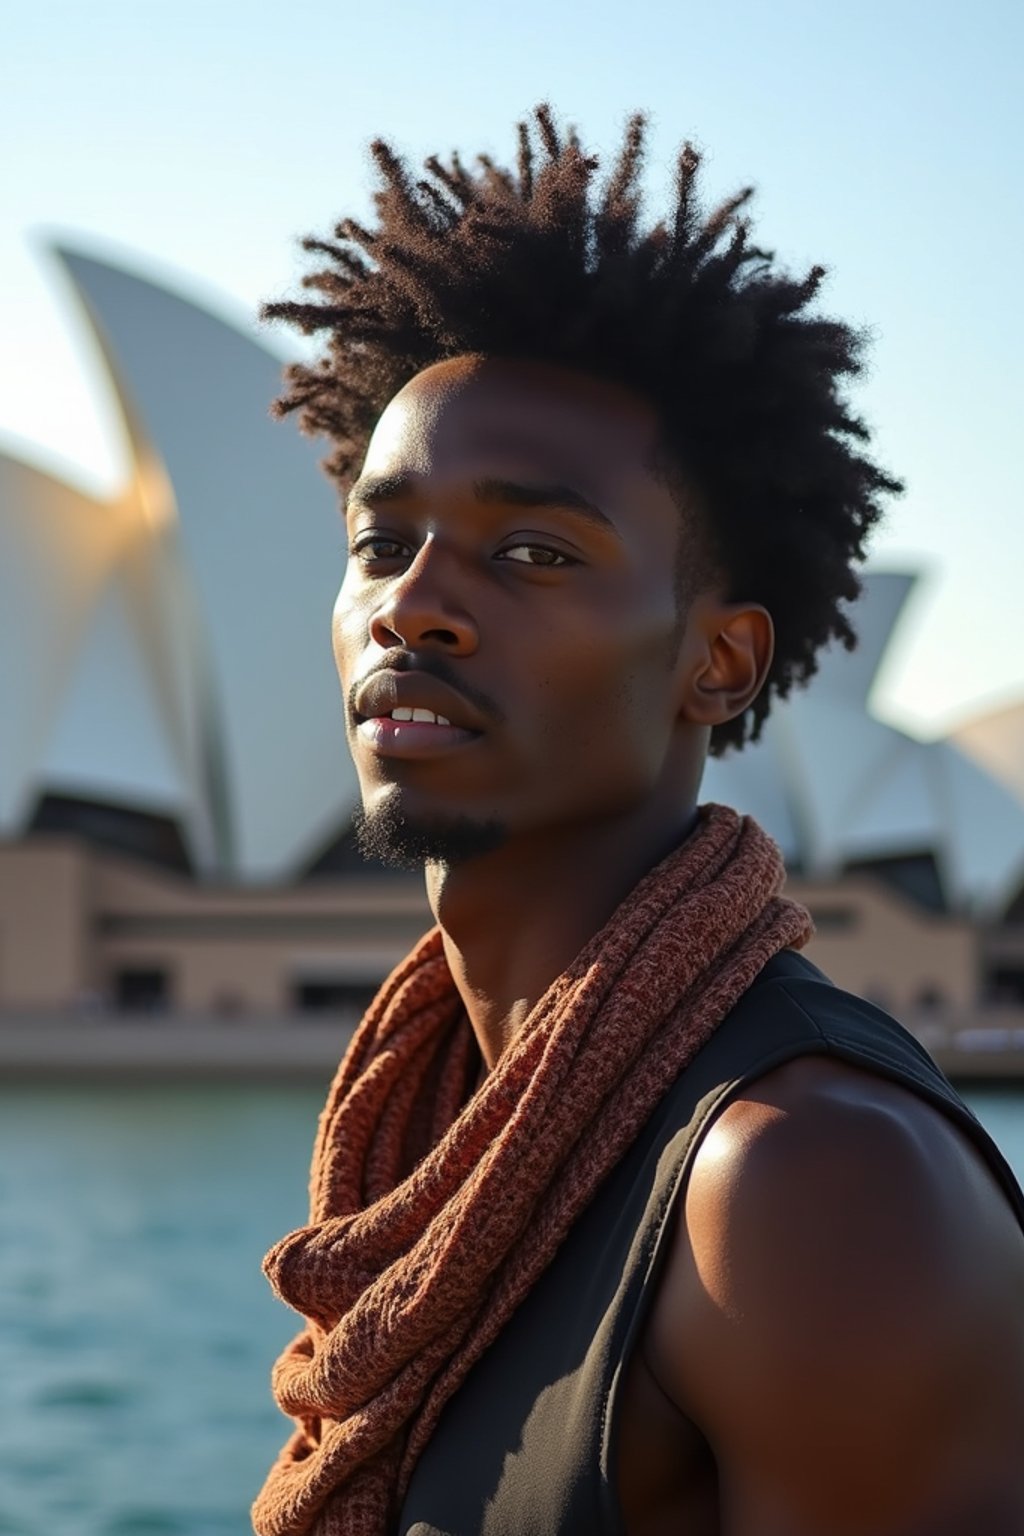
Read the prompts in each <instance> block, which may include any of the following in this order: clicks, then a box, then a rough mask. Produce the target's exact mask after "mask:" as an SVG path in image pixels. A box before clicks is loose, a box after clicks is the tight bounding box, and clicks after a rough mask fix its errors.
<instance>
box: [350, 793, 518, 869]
mask: <svg viewBox="0 0 1024 1536" xmlns="http://www.w3.org/2000/svg"><path fill="white" fill-rule="evenodd" d="M352 830H353V833H354V834H355V840H356V846H357V848H358V849H359V852H360V853H361V854H362V856H363V858H364V859H370V860H375V861H376V862H377V863H380V864H386V865H387V866H388V867H389V868H391V869H407V870H421V869H422V868H423V866H424V865H425V864H444V865H448V866H451V865H454V864H463V863H465V861H466V860H467V859H473V858H477V857H478V856H479V855H480V854H483V853H490V852H492V851H493V849H495V848H499V847H500V846H501V844H502V843H503V842H504V841H505V829H504V827H503V826H502V825H501V823H500V822H497V821H473V820H472V818H471V817H469V816H456V817H452V818H449V819H446V820H441V819H440V818H439V819H437V820H435V821H412V820H410V819H409V818H408V817H407V816H406V815H404V814H403V812H402V808H401V805H400V804H399V798H398V796H397V795H390V796H389V797H388V798H387V799H386V800H385V801H384V802H383V804H381V805H378V806H376V807H375V808H374V810H373V812H372V813H371V814H370V815H367V813H366V811H365V810H364V809H363V808H362V806H359V807H358V809H357V810H356V812H355V814H354V815H353V817H352Z"/></svg>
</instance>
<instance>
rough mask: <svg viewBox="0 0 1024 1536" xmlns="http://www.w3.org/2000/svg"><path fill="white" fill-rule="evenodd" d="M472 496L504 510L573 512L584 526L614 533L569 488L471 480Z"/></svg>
mask: <svg viewBox="0 0 1024 1536" xmlns="http://www.w3.org/2000/svg"><path fill="white" fill-rule="evenodd" d="M473 494H474V496H475V497H476V499H477V501H486V502H498V503H500V504H501V505H502V506H508V507H551V508H558V509H559V510H562V511H567V512H574V513H576V514H577V515H578V516H580V517H582V518H585V519H586V521H587V522H588V523H596V524H597V526H598V527H599V528H601V529H602V530H603V531H604V532H605V533H614V534H616V535H617V534H618V530H617V528H616V527H615V524H614V523H613V522H612V520H611V518H610V517H606V516H605V514H604V513H603V512H602V511H601V509H600V507H595V505H594V503H593V502H592V501H588V500H587V498H586V497H585V496H584V495H582V494H581V492H579V491H575V490H573V488H572V487H571V486H569V485H554V484H550V485H549V484H545V485H523V484H521V483H520V482H519V481H517V480H494V479H487V480H475V481H474V482H473Z"/></svg>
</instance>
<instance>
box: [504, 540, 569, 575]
mask: <svg viewBox="0 0 1024 1536" xmlns="http://www.w3.org/2000/svg"><path fill="white" fill-rule="evenodd" d="M497 558H498V559H499V560H514V561H515V562H516V563H517V564H518V565H537V566H543V567H544V568H545V569H548V570H550V569H552V568H553V567H556V566H560V565H574V564H575V561H574V560H572V559H571V558H570V557H569V556H568V555H563V554H562V553H561V551H560V550H557V549H549V548H548V546H547V545H546V544H511V545H509V547H508V548H507V549H502V550H500V551H499V552H498V555H497Z"/></svg>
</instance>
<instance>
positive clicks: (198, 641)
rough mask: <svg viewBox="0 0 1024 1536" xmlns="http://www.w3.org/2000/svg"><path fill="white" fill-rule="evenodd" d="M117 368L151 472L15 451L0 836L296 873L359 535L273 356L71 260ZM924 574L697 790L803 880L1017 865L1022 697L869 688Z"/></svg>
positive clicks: (325, 740) (872, 601)
mask: <svg viewBox="0 0 1024 1536" xmlns="http://www.w3.org/2000/svg"><path fill="white" fill-rule="evenodd" d="M61 258H62V260H63V263H64V265H65V268H66V269H67V271H68V273H69V275H70V277H71V280H72V283H73V284H74V286H75V288H76V290H77V292H78V294H79V296H80V298H81V299H82V301H83V304H84V307H85V312H86V315H87V317H88V319H89V321H90V324H91V326H92V328H93V329H94V331H95V333H96V335H97V338H98V340H99V342H100V346H101V349H102V352H103V355H104V357H105V359H106V362H107V365H108V367H109V370H110V373H111V380H112V384H113V387H114V390H115V392H116V398H117V399H118V401H119V404H120V407H121V410H122V413H123V416H124V420H125V426H126V430H127V435H128V440H129V443H130V446H131V452H132V455H133V460H134V464H133V479H132V483H131V485H130V486H129V487H128V488H127V489H126V491H125V493H124V495H123V496H122V497H120V498H119V499H118V500H117V501H116V502H115V503H111V504H110V505H102V504H100V503H97V502H95V501H92V500H90V499H89V498H88V497H85V496H82V495H81V494H79V493H78V492H76V491H74V490H72V489H71V488H69V487H68V486H66V485H63V484H61V483H60V482H58V481H56V480H53V479H52V478H50V477H48V476H46V475H43V474H41V473H40V472H38V471H36V470H33V469H30V468H29V467H28V466H26V465H24V464H21V463H18V462H17V461H16V460H13V459H4V458H0V657H2V658H3V664H2V665H0V722H2V724H0V836H2V835H5V834H6V835H13V834H16V833H17V832H18V831H20V830H21V829H22V828H23V827H24V825H25V824H26V822H27V820H28V818H29V817H30V815H31V810H32V807H33V805H34V803H35V800H36V799H37V798H38V795H39V794H40V793H43V792H45V791H46V790H57V791H63V792H66V793H73V794H79V795H83V796H93V797H95V798H99V799H104V800H113V801H116V802H118V803H123V804H126V805H129V806H132V807H138V808H147V809H154V810H162V811H164V812H165V813H167V814H171V815H174V816H175V817H176V818H177V819H178V821H179V823H180V825H181V829H182V833H183V836H184V837H185V839H186V842H187V843H188V846H189V848H190V851H191V853H192V857H193V859H194V861H195V863H196V866H197V868H199V869H200V870H202V871H204V872H206V873H209V874H217V875H218V876H221V877H228V878H236V879H240V880H243V881H262V880H277V879H288V878H289V877H291V876H292V875H294V874H295V873H297V872H298V871H299V870H301V869H302V868H303V867H304V866H305V865H306V863H307V862H308V861H309V859H310V857H311V856H312V855H313V854H314V853H315V852H316V851H318V849H319V848H320V847H321V846H322V845H323V844H324V843H325V842H326V841H327V840H328V839H329V837H330V836H331V835H332V833H334V832H336V831H337V830H340V828H341V827H342V826H343V825H344V824H345V822H346V821H347V820H348V818H349V816H350V814H351V811H352V809H353V807H354V805H355V802H356V796H357V783H356V778H355V773H354V770H353V768H352V766H351V762H350V760H349V756H348V752H347V748H346V744H345V738H344V729H343V721H342V706H341V700H340V697H339V693H338V684H337V680H336V677H335V674H334V668H333V664H332V660H331V649H330V616H331V608H332V605H333V600H334V595H335V591H336V589H337V586H338V583H339V582H340V579H341V576H342V574H343V563H344V544H343V538H342V534H341V529H340V525H339V520H338V512H337V510H336V507H335V503H334V494H333V492H332V490H331V489H330V487H329V486H328V484H327V482H326V481H325V480H324V479H323V477H322V476H321V475H320V473H319V471H318V469H317V468H316V457H317V455H316V452H315V451H314V450H312V449H311V448H310V445H309V444H308V443H304V442H302V441H301V440H299V438H298V435H297V434H296V433H295V432H294V431H293V430H289V429H288V428H287V427H281V426H279V425H277V424H276V423H274V422H272V421H271V420H270V418H269V417H268V414H267V408H268V404H269V402H270V400H271V399H272V397H273V396H274V394H275V393H276V392H277V390H278V388H279V381H280V363H279V361H278V359H277V358H276V357H275V356H274V355H273V354H272V353H270V352H269V351H268V350H267V349H266V348H264V347H262V346H261V345H260V344H259V343H257V342H256V341H255V340H253V339H252V338H251V337H249V336H247V335H245V334H243V333H242V332H241V331H239V330H237V329H236V328H234V327H232V326H231V325H229V324H227V323H225V322H224V321H223V320H220V319H217V318H215V317H214V316H212V315H210V314H208V313H207V312H206V311H205V310H203V309H201V308H200V307H198V306H197V305H195V304H193V303H191V302H190V301H188V300H186V299H184V298H182V297H179V296H177V295H175V294H172V293H170V292H169V291H167V290H166V289H164V288H162V287H160V286H158V285H156V284H155V283H152V282H149V281H146V280H144V279H142V278H140V277H137V276H134V275H132V274H130V273H128V272H126V271H123V270H121V269H120V268H119V267H117V266H114V265H112V264H110V263H109V262H105V261H98V260H96V259H95V258H93V257H90V256H84V255H81V254H79V253H76V252H72V251H63V252H61ZM913 582H914V577H912V576H910V575H906V574H897V573H869V574H868V575H867V577H866V578H865V590H864V594H863V596H862V598H861V600H860V601H859V603H858V604H857V607H856V611H855V613H854V614H853V620H854V624H855V627H856V628H857V630H858V633H859V635H860V644H859V646H858V648H857V650H855V651H853V652H852V653H851V652H847V651H845V650H844V649H843V648H842V647H840V646H834V647H832V648H830V649H829V650H828V651H827V652H826V653H825V654H824V656H823V657H822V659H821V665H820V669H819V672H818V674H817V676H816V677H815V678H814V680H813V681H812V683H811V685H810V687H809V688H808V689H807V690H805V691H803V692H801V693H798V694H794V695H793V696H792V697H791V698H790V699H788V700H786V701H783V702H781V703H777V704H776V705H775V707H774V708H773V711H772V716H771V718H770V720H769V721H768V723H767V725H766V728H765V731H764V734H763V738H762V740H761V741H760V742H759V743H758V744H757V745H756V746H752V747H747V748H745V749H744V751H743V752H742V753H739V754H730V755H729V756H727V757H726V758H724V759H721V760H712V761H711V762H710V763H709V765H708V769H707V773H706V775H705V782H704V786H703V794H704V796H705V798H707V799H717V800H723V801H726V802H727V803H731V804H734V805H736V806H738V807H739V808H740V809H741V810H745V811H749V812H751V813H752V814H753V815H755V816H756V817H757V818H758V820H760V821H761V822H762V824H763V825H764V826H765V827H766V828H767V829H768V830H769V831H770V832H771V833H772V834H773V835H774V836H775V837H776V839H777V840H778V841H779V843H780V844H781V845H782V848H783V850H784V852H785V853H786V854H787V856H788V857H789V858H790V859H791V860H797V861H799V863H800V866H801V868H802V869H803V871H804V872H806V873H807V874H810V875H815V874H820V875H833V874H835V873H836V872H838V870H840V869H841V868H842V867H843V865H844V864H846V863H847V862H851V861H855V860H857V861H859V860H866V859H874V858H885V857H891V856H896V855H903V854H914V853H919V852H930V853H933V854H934V855H935V858H936V861H937V863H938V867H939V870H940V873H941V876H942V879H943V882H944V885H945V888H946V891H947V894H948V896H949V897H950V899H951V900H952V901H953V902H955V903H956V904H957V905H965V906H974V907H975V908H976V909H978V910H980V911H992V912H994V911H998V910H1000V909H1001V908H1002V907H1003V906H1005V904H1006V903H1007V902H1008V901H1010V900H1011V899H1012V898H1013V896H1014V895H1015V893H1016V891H1017V890H1018V889H1019V888H1020V886H1021V882H1022V881H1024V704H1022V705H1021V706H1020V707H1019V708H1018V709H1016V710H1010V711H1003V712H1002V714H1001V715H999V716H992V717H987V718H986V719H984V720H981V721H978V722H972V723H971V725H970V726H968V727H965V728H964V729H963V730H962V731H960V732H959V733H957V736H956V738H955V739H952V740H950V741H947V742H937V743H931V744H928V743H922V742H918V741H915V740H913V739H912V738H910V737H908V736H906V735H904V734H902V733H901V732H899V731H897V730H895V729H893V728H892V727H891V726H888V725H885V724H883V723H882V722H881V721H879V720H876V719H875V718H874V717H873V716H872V715H871V713H870V711H869V708H868V698H869V694H870V690H871V687H872V684H873V682H874V679H875V676H876V673H877V670H878V667H879V664H880V662H881V660H882V657H883V655H884V653H885V650H886V648H887V646H888V643H889V640H890V637H891V634H892V631H893V628H894V627H895V625H896V623H897V622H898V619H899V615H900V612H901V610H902V608H903V605H904V603H905V602H906V599H907V596H908V594H909V592H910V590H911V588H912V586H913Z"/></svg>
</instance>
